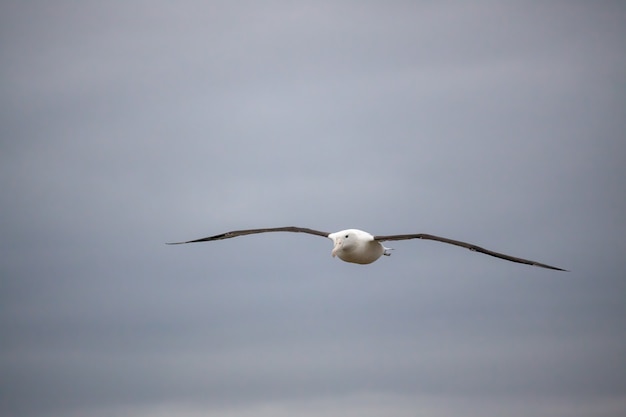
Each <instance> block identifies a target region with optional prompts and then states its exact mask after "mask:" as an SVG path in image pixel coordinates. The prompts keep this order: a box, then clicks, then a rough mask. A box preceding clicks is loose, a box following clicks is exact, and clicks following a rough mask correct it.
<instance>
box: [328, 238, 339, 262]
mask: <svg viewBox="0 0 626 417" xmlns="http://www.w3.org/2000/svg"><path fill="white" fill-rule="evenodd" d="M341 243H342V242H341V239H337V240H335V247H334V248H333V251H332V252H331V253H330V254H331V255H332V257H333V258H334V257H335V256H337V252H338V251H339V249H341Z"/></svg>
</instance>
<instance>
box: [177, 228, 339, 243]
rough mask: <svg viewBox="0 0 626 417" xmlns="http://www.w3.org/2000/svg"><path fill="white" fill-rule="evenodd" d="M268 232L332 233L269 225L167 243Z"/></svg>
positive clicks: (191, 241) (325, 234)
mask: <svg viewBox="0 0 626 417" xmlns="http://www.w3.org/2000/svg"><path fill="white" fill-rule="evenodd" d="M268 232H294V233H308V234H310V235H316V236H323V237H328V235H329V234H330V233H327V232H322V231H320V230H314V229H308V228H306V227H296V226H286V227H269V228H265V229H246V230H233V231H231V232H226V233H222V234H219V235H215V236H209V237H203V238H202V239H195V240H188V241H186V242H171V243H166V245H180V244H183V243H196V242H209V241H211V240H222V239H230V238H232V237H237V236H244V235H254V234H256V233H268Z"/></svg>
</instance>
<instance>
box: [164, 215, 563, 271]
mask: <svg viewBox="0 0 626 417" xmlns="http://www.w3.org/2000/svg"><path fill="white" fill-rule="evenodd" d="M270 232H292V233H307V234H310V235H315V236H322V237H326V238H329V239H331V240H332V241H333V245H334V246H333V250H332V252H331V255H332V256H333V258H334V257H335V256H337V257H338V258H339V259H341V260H342V261H345V262H351V263H355V264H362V265H365V264H371V263H372V262H374V261H376V260H377V259H378V258H380V257H381V256H383V255H385V256H389V255H391V252H390V251H391V250H392V248H387V247H385V246H383V244H382V243H381V242H385V241H393V240H408V239H424V240H434V241H437V242H443V243H448V244H450V245H455V246H460V247H462V248H466V249H469V250H471V251H473V252H480V253H484V254H485V255H489V256H494V257H496V258H500V259H504V260H507V261H511V262H517V263H520V264H526V265H532V266H538V267H541V268H547V269H554V270H556V271H567V270H566V269H562V268H557V267H556V266H550V265H546V264H542V263H540V262H537V261H531V260H529V259H523V258H517V257H515V256H511V255H505V254H504V253H499V252H494V251H491V250H488V249H485V248H481V247H480V246H477V245H474V244H472V243H467V242H461V241H460V240H453V239H448V238H445V237H440V236H435V235H429V234H426V233H414V234H406V235H388V236H374V235H371V234H369V233H367V232H364V231H363V230H358V229H346V230H341V231H339V232H334V233H328V232H322V231H320V230H314V229H309V228H306V227H296V226H287V227H270V228H264V229H246V230H233V231H230V232H226V233H221V234H219V235H215V236H208V237H203V238H201V239H195V240H187V241H184V242H170V243H166V244H167V245H181V244H185V243H197V242H210V241H213V240H223V239H230V238H233V237H238V236H245V235H253V234H257V233H270Z"/></svg>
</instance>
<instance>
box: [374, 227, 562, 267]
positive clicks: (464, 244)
mask: <svg viewBox="0 0 626 417" xmlns="http://www.w3.org/2000/svg"><path fill="white" fill-rule="evenodd" d="M408 239H424V240H436V241H438V242H443V243H448V244H450V245H455V246H460V247H462V248H467V249H469V250H471V251H474V252H480V253H484V254H485V255H490V256H495V257H496V258H500V259H504V260H507V261H511V262H517V263H520V264H526V265H533V266H538V267H541V268H548V269H554V270H556V271H567V270H566V269H561V268H557V267H556V266H550V265H546V264H542V263H540V262H537V261H531V260H529V259H523V258H517V257H515V256H511V255H506V254H504V253H499V252H494V251H491V250H489V249H485V248H481V247H480V246H476V245H474V244H472V243H467V242H461V241H460V240H453V239H448V238H445V237H440V236H435V235H429V234H426V233H416V234H408V235H389V236H374V240H377V241H379V242H382V241H386V240H408Z"/></svg>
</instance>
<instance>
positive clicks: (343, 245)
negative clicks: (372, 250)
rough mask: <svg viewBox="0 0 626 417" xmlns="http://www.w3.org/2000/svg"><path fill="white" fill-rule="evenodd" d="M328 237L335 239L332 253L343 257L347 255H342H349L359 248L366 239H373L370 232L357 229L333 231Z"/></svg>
mask: <svg viewBox="0 0 626 417" xmlns="http://www.w3.org/2000/svg"><path fill="white" fill-rule="evenodd" d="M366 235H367V236H366ZM328 237H329V238H331V239H332V240H333V244H334V247H333V250H332V252H331V255H332V256H333V257H335V256H339V258H341V259H344V257H345V256H342V255H348V254H349V253H351V252H354V251H355V250H357V249H358V248H359V246H361V245H363V243H364V242H365V241H368V240H371V239H373V238H371V236H370V235H369V233H366V232H362V231H361V230H356V229H347V230H341V231H339V232H335V233H331V234H330V235H328Z"/></svg>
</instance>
